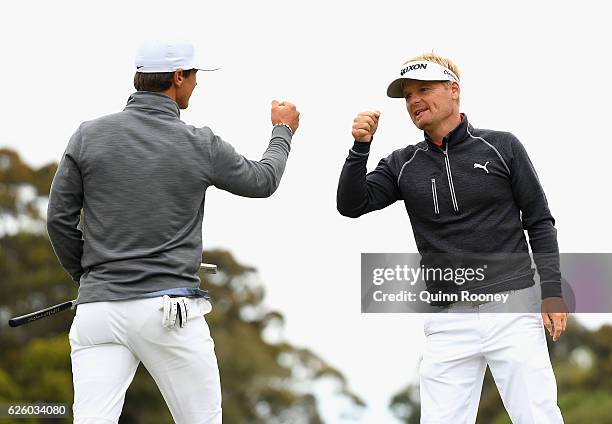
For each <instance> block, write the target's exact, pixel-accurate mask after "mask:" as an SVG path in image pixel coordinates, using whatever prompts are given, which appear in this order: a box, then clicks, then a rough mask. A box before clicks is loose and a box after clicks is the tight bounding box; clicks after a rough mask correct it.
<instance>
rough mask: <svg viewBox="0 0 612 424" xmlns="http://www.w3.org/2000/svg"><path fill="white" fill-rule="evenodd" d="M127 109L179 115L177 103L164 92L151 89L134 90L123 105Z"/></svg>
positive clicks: (178, 116)
mask: <svg viewBox="0 0 612 424" xmlns="http://www.w3.org/2000/svg"><path fill="white" fill-rule="evenodd" d="M128 109H141V110H143V109H146V110H153V111H157V112H160V113H165V114H169V115H172V116H175V117H177V118H180V117H181V112H180V109H179V107H178V104H177V103H176V102H175V101H174V100H172V99H171V98H170V97H168V96H166V95H165V94H161V93H153V92H151V91H136V92H135V93H132V95H131V96H130V97H129V98H128V101H127V105H126V106H125V110H128Z"/></svg>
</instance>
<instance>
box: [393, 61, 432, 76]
mask: <svg viewBox="0 0 612 424" xmlns="http://www.w3.org/2000/svg"><path fill="white" fill-rule="evenodd" d="M416 69H427V63H417V64H414V65H410V66H406V67H405V68H404V69H402V70H401V71H400V75H404V74H405V73H406V72H408V71H414V70H416Z"/></svg>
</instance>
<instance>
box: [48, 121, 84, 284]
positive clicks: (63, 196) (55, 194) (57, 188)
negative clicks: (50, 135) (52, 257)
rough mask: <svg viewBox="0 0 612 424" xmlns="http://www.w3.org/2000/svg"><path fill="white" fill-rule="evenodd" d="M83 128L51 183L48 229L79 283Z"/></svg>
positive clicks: (66, 153)
mask: <svg viewBox="0 0 612 424" xmlns="http://www.w3.org/2000/svg"><path fill="white" fill-rule="evenodd" d="M80 146H81V132H80V129H79V130H77V131H76V133H75V134H74V135H73V136H72V138H71V139H70V142H69V143H68V147H67V148H66V151H65V152H64V155H63V157H62V159H61V161H60V164H59V167H58V168H57V172H56V173H55V176H54V177H53V182H52V183H51V190H50V192H49V204H48V206H47V232H48V233H49V239H50V241H51V245H52V246H53V250H54V251H55V254H56V256H57V258H58V259H59V261H60V264H61V265H62V267H63V268H64V269H65V270H66V272H68V274H70V276H71V277H72V279H73V280H74V281H76V282H77V283H78V282H79V280H80V278H81V275H82V274H83V268H82V267H81V257H82V255H83V234H82V233H81V231H80V230H79V229H78V225H79V222H80V219H81V208H82V207H83V181H82V178H81V172H80V170H79V166H78V157H79V150H80Z"/></svg>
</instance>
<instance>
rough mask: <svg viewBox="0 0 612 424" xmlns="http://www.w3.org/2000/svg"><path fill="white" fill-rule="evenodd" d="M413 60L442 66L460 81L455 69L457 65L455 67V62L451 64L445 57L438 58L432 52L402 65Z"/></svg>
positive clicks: (457, 70) (409, 60) (413, 59)
mask: <svg viewBox="0 0 612 424" xmlns="http://www.w3.org/2000/svg"><path fill="white" fill-rule="evenodd" d="M415 60H427V61H429V62H434V63H437V64H438V65H442V66H444V67H445V68H448V69H450V70H451V71H452V72H453V73H454V74H455V75H457V78H459V79H461V75H460V74H459V68H458V67H457V65H455V62H453V61H452V60H450V59H448V58H446V57H442V56H438V55H437V54H435V53H434V52H433V51H432V52H431V53H423V54H422V55H420V56H416V57H413V58H412V59H408V60H407V61H405V62H404V63H403V64H402V65H405V64H406V63H408V62H414V61H415Z"/></svg>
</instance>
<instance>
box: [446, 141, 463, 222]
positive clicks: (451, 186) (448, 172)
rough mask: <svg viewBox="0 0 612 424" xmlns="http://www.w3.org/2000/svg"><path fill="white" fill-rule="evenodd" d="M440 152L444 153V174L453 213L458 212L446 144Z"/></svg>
mask: <svg viewBox="0 0 612 424" xmlns="http://www.w3.org/2000/svg"><path fill="white" fill-rule="evenodd" d="M442 153H443V154H444V165H445V166H446V176H447V177H448V186H449V188H450V194H451V200H452V202H453V210H454V211H455V213H457V212H459V204H458V203H457V196H456V194H455V185H454V184H453V173H452V172H451V166H450V160H449V159H448V144H446V146H444V150H442Z"/></svg>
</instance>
